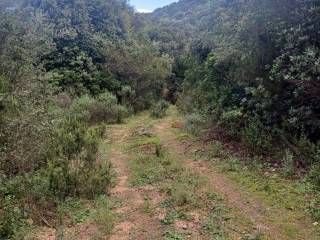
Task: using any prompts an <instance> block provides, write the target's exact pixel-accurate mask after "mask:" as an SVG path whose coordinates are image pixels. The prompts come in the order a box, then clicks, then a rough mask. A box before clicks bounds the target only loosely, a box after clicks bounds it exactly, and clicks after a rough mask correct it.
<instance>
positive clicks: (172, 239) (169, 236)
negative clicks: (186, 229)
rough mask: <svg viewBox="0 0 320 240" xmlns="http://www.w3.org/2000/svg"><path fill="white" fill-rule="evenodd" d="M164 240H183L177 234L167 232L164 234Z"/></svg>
mask: <svg viewBox="0 0 320 240" xmlns="http://www.w3.org/2000/svg"><path fill="white" fill-rule="evenodd" d="M164 239H165V240H183V237H182V236H181V234H179V233H176V232H172V231H168V232H166V233H165V237H164Z"/></svg>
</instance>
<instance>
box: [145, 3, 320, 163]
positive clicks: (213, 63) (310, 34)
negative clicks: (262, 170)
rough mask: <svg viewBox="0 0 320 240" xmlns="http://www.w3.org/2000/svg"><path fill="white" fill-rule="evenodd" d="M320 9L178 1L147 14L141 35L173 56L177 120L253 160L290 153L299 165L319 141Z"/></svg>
mask: <svg viewBox="0 0 320 240" xmlns="http://www.w3.org/2000/svg"><path fill="white" fill-rule="evenodd" d="M190 5H192V8H193V11H192V13H190V14H184V13H185V11H187V10H188V9H189V8H190ZM319 10H320V8H319V3H318V2H317V1H306V0H292V1H281V3H280V2H279V1H276V0H270V1H263V3H262V2H261V1H255V0H253V1H209V0H203V1H198V2H196V1H180V2H178V3H177V4H174V5H171V6H168V7H165V8H162V9H159V10H157V11H155V12H154V13H152V14H151V15H150V17H149V18H150V20H151V21H152V25H151V27H150V28H148V29H147V30H148V31H149V35H150V37H151V38H152V39H154V40H155V41H157V40H158V41H159V42H160V43H159V44H160V46H161V48H162V50H163V51H164V52H168V53H170V54H172V55H173V56H174V57H175V69H174V74H176V76H175V78H172V79H173V80H174V81H176V82H173V83H171V85H179V88H178V89H177V90H178V91H180V92H179V97H178V107H179V109H180V110H181V111H182V112H183V113H185V114H187V115H190V114H193V113H197V114H201V115H203V116H204V117H205V118H208V119H209V122H213V123H214V124H218V125H219V126H221V127H222V128H223V129H224V130H226V132H228V133H229V134H230V135H231V136H232V137H234V138H235V139H242V140H243V142H244V143H246V144H247V145H248V146H249V147H250V148H251V149H253V150H254V149H257V150H258V152H260V153H261V152H264V153H267V152H274V150H275V149H274V147H275V146H277V147H280V148H281V147H283V148H290V150H291V151H293V154H294V159H295V162H296V163H297V165H304V166H306V165H310V164H312V163H313V162H315V161H316V160H315V158H314V157H312V156H315V154H313V153H311V152H314V150H313V149H314V145H316V144H317V142H318V141H320V122H319V121H320V120H319V119H320V118H319V113H320V109H319V106H320V104H319V103H320V102H319V96H320V94H319V89H320V85H319V69H320V68H319V57H320V45H319V38H320V36H319V32H320V31H319V26H320V18H319ZM209 16H210V17H209ZM195 19H197V21H195ZM200 19H201V20H200ZM181 79H183V80H182V81H181ZM179 81H180V82H179ZM181 82H182V84H181ZM302 136H304V137H305V139H304V140H303V142H302V143H303V144H301V140H302V139H303V137H302ZM305 155H306V156H305Z"/></svg>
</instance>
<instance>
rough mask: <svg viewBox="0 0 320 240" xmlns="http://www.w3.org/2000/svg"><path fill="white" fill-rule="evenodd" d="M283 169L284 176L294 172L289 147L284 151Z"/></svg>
mask: <svg viewBox="0 0 320 240" xmlns="http://www.w3.org/2000/svg"><path fill="white" fill-rule="evenodd" d="M283 171H284V174H285V175H286V176H292V175H293V174H294V173H295V162H294V156H293V154H292V152H291V151H290V150H289V149H286V151H285V153H284V157H283Z"/></svg>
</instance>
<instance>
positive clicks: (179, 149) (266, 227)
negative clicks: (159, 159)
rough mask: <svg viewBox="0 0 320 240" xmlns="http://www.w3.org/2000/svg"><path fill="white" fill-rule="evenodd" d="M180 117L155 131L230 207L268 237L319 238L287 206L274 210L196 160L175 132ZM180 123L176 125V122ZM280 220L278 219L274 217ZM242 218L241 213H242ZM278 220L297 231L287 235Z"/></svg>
mask: <svg viewBox="0 0 320 240" xmlns="http://www.w3.org/2000/svg"><path fill="white" fill-rule="evenodd" d="M174 121H177V119H172V118H170V117H169V118H166V119H165V120H163V121H162V122H161V123H159V124H157V125H156V126H155V131H156V133H157V134H158V136H159V137H160V139H161V141H162V143H163V144H164V145H165V146H166V147H167V148H169V149H171V150H172V151H175V152H176V153H178V154H179V155H180V156H181V157H182V158H183V159H184V162H185V163H186V164H187V166H189V167H190V168H192V169H194V170H196V171H197V172H199V173H200V174H201V175H203V176H206V177H207V178H208V179H209V184H210V186H211V187H212V188H213V189H214V190H215V191H217V192H218V193H220V194H222V195H223V196H224V197H225V199H226V202H227V205H228V206H229V207H230V208H231V209H237V210H239V212H240V214H241V215H243V216H244V217H248V218H249V219H250V220H251V222H252V223H253V224H254V225H255V228H256V229H257V230H258V231H259V232H261V233H263V234H264V235H265V236H267V239H274V240H293V239H296V240H303V239H305V240H311V239H315V240H316V239H318V238H317V237H316V236H315V235H314V229H313V228H312V226H310V225H309V226H307V225H306V223H304V222H300V221H296V220H292V219H290V218H289V212H288V210H287V209H274V208H273V206H268V205H266V204H265V203H262V202H261V201H259V200H258V199H256V198H252V197H251V196H249V195H248V194H247V193H246V192H244V191H242V190H240V189H239V186H237V185H236V184H234V183H233V182H232V181H231V180H230V179H228V178H227V177H226V176H224V175H223V174H221V173H218V172H217V171H215V170H214V169H213V168H212V167H210V166H209V165H208V164H207V163H206V162H205V161H203V160H200V159H198V160H197V159H194V158H193V157H191V156H190V154H188V153H187V152H189V153H190V151H187V148H188V147H190V145H187V144H183V143H179V142H178V141H177V139H176V135H175V134H174V131H175V129H174V128H173V126H172V125H173V122H174ZM176 125H177V124H176ZM178 125H179V124H178ZM272 216H274V218H276V219H277V221H276V222H275V221H274V219H273V218H272ZM240 217H241V216H240ZM279 219H280V220H281V221H283V223H285V224H286V226H290V229H294V231H295V232H296V233H295V234H293V236H292V234H287V229H283V228H282V227H281V226H280V225H279V224H277V222H279Z"/></svg>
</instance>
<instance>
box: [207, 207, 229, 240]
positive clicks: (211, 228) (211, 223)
mask: <svg viewBox="0 0 320 240" xmlns="http://www.w3.org/2000/svg"><path fill="white" fill-rule="evenodd" d="M225 220H226V218H225V216H224V208H223V206H216V207H215V208H214V209H213V210H212V212H211V213H210V215H209V217H208V218H207V220H206V221H205V222H204V224H203V225H202V232H203V234H206V235H210V236H211V237H212V239H216V240H218V239H219V240H220V239H221V240H222V239H225V233H224V224H225Z"/></svg>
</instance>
